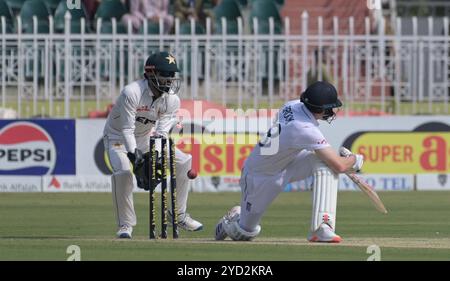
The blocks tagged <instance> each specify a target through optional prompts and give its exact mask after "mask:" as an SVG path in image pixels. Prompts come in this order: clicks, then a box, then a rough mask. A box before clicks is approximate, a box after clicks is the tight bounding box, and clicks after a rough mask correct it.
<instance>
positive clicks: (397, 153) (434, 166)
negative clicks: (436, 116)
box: [351, 132, 450, 174]
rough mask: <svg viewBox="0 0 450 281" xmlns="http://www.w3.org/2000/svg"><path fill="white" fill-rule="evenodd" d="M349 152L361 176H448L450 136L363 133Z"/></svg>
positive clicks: (407, 133)
mask: <svg viewBox="0 0 450 281" xmlns="http://www.w3.org/2000/svg"><path fill="white" fill-rule="evenodd" d="M351 150H352V151H353V152H355V153H360V154H362V155H364V166H363V169H362V170H363V172H364V173H386V174H389V173H449V172H450V132H366V133H362V134H360V135H359V136H357V137H356V138H355V140H354V141H353V143H352V145H351Z"/></svg>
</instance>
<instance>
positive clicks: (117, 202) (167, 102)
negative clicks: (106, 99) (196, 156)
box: [104, 52, 203, 238]
mask: <svg viewBox="0 0 450 281" xmlns="http://www.w3.org/2000/svg"><path fill="white" fill-rule="evenodd" d="M177 72H179V70H178V67H177V63H176V60H175V57H174V56H173V55H172V54H170V53H168V52H159V53H155V54H153V55H151V56H150V57H149V58H148V59H147V61H146V63H145V73H144V79H141V80H138V81H135V82H133V83H131V84H129V85H127V86H126V87H125V88H124V89H123V91H122V93H121V94H120V96H119V98H118V99H117V101H116V103H115V105H114V107H113V109H112V111H111V113H110V114H109V116H108V120H107V122H106V125H105V130H104V145H105V149H106V151H107V152H108V156H109V161H110V163H111V166H112V169H113V175H112V193H113V205H114V212H115V215H116V218H117V224H118V227H119V230H118V232H117V236H118V237H119V238H131V236H132V231H133V226H135V225H136V213H135V211H134V206H133V174H132V172H131V169H132V168H131V164H130V161H131V162H132V164H133V167H134V169H135V170H136V169H137V168H139V167H142V166H143V162H144V158H143V155H144V153H145V152H148V150H149V139H150V133H151V131H152V129H153V127H155V128H154V129H155V130H154V133H155V135H159V136H163V137H166V138H167V137H168V134H169V131H170V129H171V128H172V127H173V126H174V125H175V124H176V123H177V121H178V120H177V117H176V113H177V111H178V109H179V108H180V99H179V97H178V96H177V92H178V90H179V86H180V80H179V78H178V77H176V73H177ZM159 149H160V148H159ZM159 149H158V150H159ZM175 162H176V177H177V195H176V196H177V206H176V207H177V210H178V226H179V227H181V228H183V229H185V230H189V231H197V230H201V229H202V228H203V225H202V224H201V223H200V222H198V221H196V220H194V219H192V218H191V217H190V216H189V214H188V213H186V205H187V199H188V188H189V185H188V181H189V179H188V176H187V173H188V171H189V170H190V169H191V162H192V156H191V155H189V154H185V153H183V152H182V151H180V150H178V149H176V150H175ZM141 182H142V181H141ZM139 187H140V188H144V186H139ZM171 215H172V214H170V212H169V216H171ZM169 221H171V220H169Z"/></svg>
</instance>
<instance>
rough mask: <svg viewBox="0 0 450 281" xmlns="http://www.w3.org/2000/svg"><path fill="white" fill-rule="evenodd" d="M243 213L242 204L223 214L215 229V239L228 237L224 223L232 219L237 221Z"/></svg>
mask: <svg viewBox="0 0 450 281" xmlns="http://www.w3.org/2000/svg"><path fill="white" fill-rule="evenodd" d="M240 214H241V206H234V207H233V208H231V210H229V211H228V213H227V214H226V215H225V216H223V217H222V218H221V219H220V220H219V222H218V223H217V224H216V231H215V239H216V240H225V238H227V237H228V235H227V233H226V231H225V228H224V224H225V223H229V222H230V221H235V220H238V219H239V215H240Z"/></svg>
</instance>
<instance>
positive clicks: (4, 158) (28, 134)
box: [0, 122, 56, 175]
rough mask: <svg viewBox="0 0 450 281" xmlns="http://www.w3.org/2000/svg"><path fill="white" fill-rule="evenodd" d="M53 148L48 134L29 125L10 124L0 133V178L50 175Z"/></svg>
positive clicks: (54, 151) (54, 159)
mask: <svg viewBox="0 0 450 281" xmlns="http://www.w3.org/2000/svg"><path fill="white" fill-rule="evenodd" d="M55 164H56V146H55V144H54V142H53V140H52V138H51V137H50V136H49V134H48V133H47V132H46V131H45V130H44V129H42V128H41V127H40V126H38V125H36V124H34V123H31V122H13V123H11V124H9V125H6V126H5V127H3V128H2V129H1V130H0V174H3V175H8V174H10V175H14V174H28V175H47V174H51V173H52V172H53V170H54V168H55Z"/></svg>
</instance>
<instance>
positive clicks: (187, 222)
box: [167, 211, 203, 231]
mask: <svg viewBox="0 0 450 281" xmlns="http://www.w3.org/2000/svg"><path fill="white" fill-rule="evenodd" d="M167 213H168V219H169V222H170V223H169V225H172V223H171V222H172V212H170V211H168V212H167ZM178 227H180V228H182V229H184V230H187V231H199V230H202V229H203V224H202V223H200V222H199V221H196V220H194V219H193V218H191V215H189V214H188V213H184V214H178Z"/></svg>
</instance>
